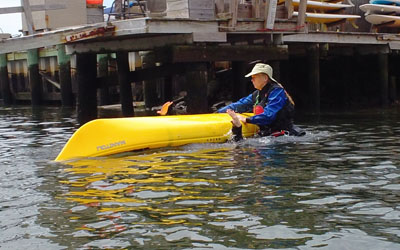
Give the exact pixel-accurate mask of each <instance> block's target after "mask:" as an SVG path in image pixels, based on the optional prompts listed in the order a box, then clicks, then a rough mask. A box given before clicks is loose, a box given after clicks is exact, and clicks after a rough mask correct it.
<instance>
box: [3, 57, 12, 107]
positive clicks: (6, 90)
mask: <svg viewBox="0 0 400 250" xmlns="http://www.w3.org/2000/svg"><path fill="white" fill-rule="evenodd" d="M0 86H1V94H2V96H3V102H4V104H5V105H10V104H12V94H11V89H10V80H9V78H8V70H7V54H0Z"/></svg>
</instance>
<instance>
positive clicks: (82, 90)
mask: <svg viewBox="0 0 400 250" xmlns="http://www.w3.org/2000/svg"><path fill="white" fill-rule="evenodd" d="M96 64H97V58H96V54H77V55H76V79H77V90H78V96H77V113H78V122H79V123H80V124H81V125H83V124H84V123H86V122H88V121H90V120H93V119H96V118H97V86H96V75H97V65H96Z"/></svg>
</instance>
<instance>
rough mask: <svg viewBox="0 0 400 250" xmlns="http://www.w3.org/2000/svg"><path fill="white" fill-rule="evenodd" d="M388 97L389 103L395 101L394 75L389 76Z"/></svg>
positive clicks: (395, 84) (395, 85) (395, 86)
mask: <svg viewBox="0 0 400 250" xmlns="http://www.w3.org/2000/svg"><path fill="white" fill-rule="evenodd" d="M389 99H390V102H391V103H394V102H396V101H397V83H396V77H395V76H391V77H390V84H389Z"/></svg>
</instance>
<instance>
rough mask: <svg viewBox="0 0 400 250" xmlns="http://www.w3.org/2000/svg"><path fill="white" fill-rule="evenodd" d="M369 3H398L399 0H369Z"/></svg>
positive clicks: (399, 2)
mask: <svg viewBox="0 0 400 250" xmlns="http://www.w3.org/2000/svg"><path fill="white" fill-rule="evenodd" d="M369 3H371V4H384V5H400V0H370V1H369Z"/></svg>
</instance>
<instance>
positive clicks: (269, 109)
mask: <svg viewBox="0 0 400 250" xmlns="http://www.w3.org/2000/svg"><path fill="white" fill-rule="evenodd" d="M287 100H288V99H287V97H286V94H285V90H284V89H283V88H276V89H273V90H272V91H271V93H270V94H269V96H268V102H267V104H266V105H265V107H264V112H263V113H261V114H259V115H255V116H252V117H249V118H247V122H248V123H252V124H256V125H259V126H265V125H269V124H271V123H273V122H274V120H275V118H276V115H277V113H278V112H279V111H280V110H281V109H282V108H283V107H284V106H285V105H286V102H287Z"/></svg>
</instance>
